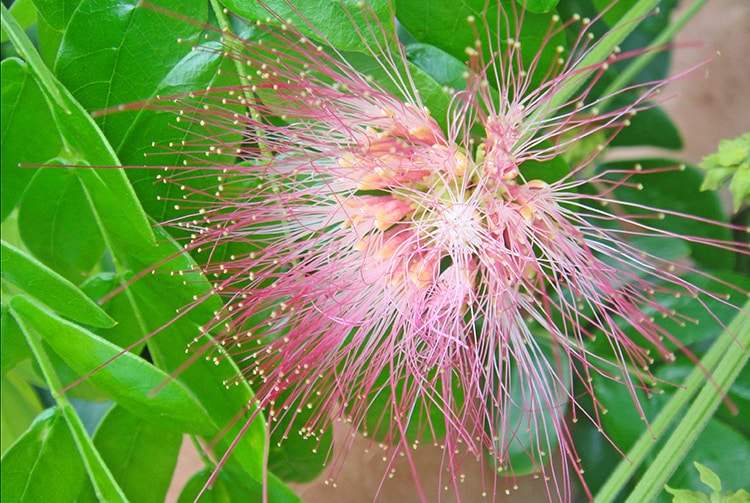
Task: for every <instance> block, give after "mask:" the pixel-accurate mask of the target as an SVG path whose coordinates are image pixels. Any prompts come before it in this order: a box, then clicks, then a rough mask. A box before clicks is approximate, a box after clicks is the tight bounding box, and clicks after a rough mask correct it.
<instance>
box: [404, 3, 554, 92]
mask: <svg viewBox="0 0 750 503" xmlns="http://www.w3.org/2000/svg"><path fill="white" fill-rule="evenodd" d="M513 1H514V0H501V1H498V2H489V3H487V2H486V1H485V0H464V1H462V2H458V3H457V2H455V1H452V0H436V1H431V2H429V4H426V3H425V2H423V1H422V0H396V1H395V2H394V4H395V7H396V15H397V17H398V20H399V22H400V23H402V24H403V25H404V27H405V28H406V29H407V30H408V31H409V33H411V35H413V36H414V37H415V38H416V39H417V40H418V41H419V42H422V43H426V44H431V45H433V46H435V47H437V48H439V49H441V50H443V51H445V52H447V53H448V54H450V55H452V56H453V57H455V58H457V59H458V60H459V61H466V60H467V56H466V48H467V47H472V48H473V47H474V42H475V39H476V37H477V34H478V35H479V37H480V40H481V42H482V45H481V50H482V53H483V54H484V55H485V57H486V58H487V59H489V57H490V54H492V53H493V50H500V51H501V52H502V51H503V49H504V47H498V45H499V44H503V46H504V44H505V41H506V40H507V39H508V38H509V37H510V38H516V28H515V25H516V19H515V18H514V16H515V15H516V13H518V11H519V10H520V9H519V8H518V7H516V6H513V5H512V2H513ZM540 1H541V2H545V1H546V0H540ZM550 1H551V0H550ZM485 7H487V8H486V9H485ZM485 11H486V13H485ZM470 17H473V18H474V20H475V22H476V23H477V26H476V27H473V26H472V24H471V23H470V22H469V21H468V19H469V18H470ZM485 20H486V25H485V24H484V22H485ZM506 21H510V27H508V25H507V24H506ZM552 22H553V21H552V14H551V13H549V14H534V13H532V12H524V13H523V26H522V29H521V33H520V36H519V37H518V38H519V40H520V42H521V46H522V47H523V61H524V67H525V68H526V69H527V70H528V69H530V68H531V65H532V61H533V60H534V58H535V57H536V56H537V54H538V53H539V51H540V50H541V51H543V56H542V57H541V58H540V60H539V62H538V65H537V67H536V68H537V70H538V71H537V72H536V73H535V77H534V80H535V81H539V80H541V78H542V75H544V74H546V73H547V70H548V69H549V68H550V65H551V64H552V62H553V61H554V60H555V59H557V58H558V57H559V54H558V53H556V52H555V49H556V47H557V46H565V37H564V36H563V35H562V33H558V34H557V35H556V36H555V37H553V38H552V39H550V40H547V33H548V29H549V28H550V26H551V24H552ZM487 33H489V34H490V35H489V36H490V38H489V39H488V38H487ZM490 46H492V48H493V49H492V50H491V49H490ZM490 80H492V79H490Z"/></svg>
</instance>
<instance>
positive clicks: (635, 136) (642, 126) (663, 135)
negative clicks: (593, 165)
mask: <svg viewBox="0 0 750 503" xmlns="http://www.w3.org/2000/svg"><path fill="white" fill-rule="evenodd" d="M619 101H620V100H616V101H615V104H614V106H616V104H617V102H619ZM631 102H632V100H631ZM609 146H610V147H640V146H650V147H659V148H666V149H671V150H679V149H681V148H682V137H681V136H680V131H679V130H678V129H677V126H675V124H674V122H672V120H671V119H670V118H669V116H668V115H667V114H666V113H665V112H664V110H663V109H662V108H661V107H656V106H655V107H653V108H649V109H646V110H642V111H640V112H638V113H637V114H635V115H634V116H633V117H631V118H630V125H629V126H628V127H626V128H624V129H623V130H622V131H620V132H619V133H617V135H616V136H615V137H614V139H613V140H612V142H611V143H610V144H609Z"/></svg>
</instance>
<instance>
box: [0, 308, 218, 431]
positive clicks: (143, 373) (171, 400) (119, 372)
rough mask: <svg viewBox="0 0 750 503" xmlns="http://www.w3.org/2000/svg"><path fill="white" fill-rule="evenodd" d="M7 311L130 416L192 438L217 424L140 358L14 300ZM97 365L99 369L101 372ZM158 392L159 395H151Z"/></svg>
mask: <svg viewBox="0 0 750 503" xmlns="http://www.w3.org/2000/svg"><path fill="white" fill-rule="evenodd" d="M11 309H12V311H13V313H14V316H16V318H17V319H19V323H20V324H21V328H22V329H24V331H27V330H29V329H33V330H35V331H36V332H37V333H38V334H39V336H41V337H42V338H43V340H44V341H45V342H46V343H47V344H49V345H50V347H52V349H53V350H54V351H55V352H56V353H57V354H58V355H59V356H60V357H61V358H62V359H63V360H64V361H65V363H67V364H68V365H70V367H71V368H72V369H73V370H75V371H76V372H77V373H78V374H79V375H80V376H88V379H89V380H90V381H91V382H92V383H93V384H94V385H95V386H96V387H98V388H99V389H101V390H102V391H103V392H105V393H106V394H107V395H108V396H109V397H111V398H112V399H113V400H115V401H116V402H117V403H119V404H120V405H122V406H123V407H125V408H127V409H128V410H129V411H130V412H132V413H133V414H135V415H137V416H139V417H142V418H144V419H148V420H150V421H153V422H154V423H156V424H159V425H163V426H164V427H167V428H172V429H175V430H177V431H185V432H191V433H196V434H211V433H214V432H215V431H216V426H215V425H214V424H213V423H212V421H211V419H210V418H209V417H208V415H207V413H206V411H205V409H204V408H203V407H202V406H201V405H200V404H199V403H198V402H197V401H196V400H195V398H193V397H192V396H191V394H190V393H189V391H187V390H186V389H185V388H184V386H183V385H182V384H181V383H179V382H178V381H176V380H174V379H172V378H170V377H169V375H167V374H165V373H164V372H162V371H160V370H159V369H157V368H155V367H154V366H152V365H150V364H149V363H148V362H146V361H145V360H143V359H142V358H139V357H138V356H135V355H133V354H132V353H128V352H127V351H124V350H122V349H120V348H119V347H117V346H115V345H114V344H111V343H109V342H107V341H106V340H104V339H102V338H100V337H98V336H96V335H94V334H92V333H91V332H88V331H87V330H85V329H83V328H81V327H78V326H76V325H73V324H71V323H69V322H66V321H65V320H63V319H61V318H58V317H57V316H55V315H53V314H51V313H49V312H47V311H45V310H44V309H42V308H40V307H39V306H37V305H35V304H34V303H33V302H32V301H29V300H27V299H26V298H24V297H20V296H16V297H14V298H13V299H11ZM100 367H101V368H100ZM157 388H160V389H159V391H158V392H155V390H156V389H157Z"/></svg>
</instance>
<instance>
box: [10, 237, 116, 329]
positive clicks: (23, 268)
mask: <svg viewBox="0 0 750 503" xmlns="http://www.w3.org/2000/svg"><path fill="white" fill-rule="evenodd" d="M1 260H2V278H3V279H4V280H6V281H9V282H10V283H12V284H14V285H16V286H17V287H18V288H20V289H22V290H23V291H25V292H26V293H28V294H29V295H31V296H33V297H35V298H37V299H39V300H40V301H42V302H44V303H45V304H46V305H48V306H49V307H50V308H52V309H54V310H55V311H57V312H58V313H60V314H61V315H63V316H66V317H68V318H70V319H72V320H75V321H78V322H81V323H85V324H87V325H92V326H95V327H111V326H112V325H114V323H115V322H114V320H113V319H112V318H110V317H109V316H108V315H107V313H105V312H104V311H103V310H102V309H101V308H100V307H99V306H98V305H96V303H94V302H93V301H92V300H91V299H89V298H88V297H87V296H86V295H84V294H83V292H81V291H80V290H79V289H78V288H77V287H76V286H75V285H73V284H72V283H71V282H69V281H68V280H67V279H65V278H63V277H62V276H60V275H59V274H57V273H56V272H55V271H53V270H52V269H49V268H48V267H47V266H45V265H44V264H42V263H41V262H39V261H38V260H36V259H35V258H33V257H30V256H29V255H27V254H25V253H24V252H23V251H21V250H19V249H18V248H15V247H13V246H11V245H9V244H8V243H6V242H4V241H3V242H2V259H1Z"/></svg>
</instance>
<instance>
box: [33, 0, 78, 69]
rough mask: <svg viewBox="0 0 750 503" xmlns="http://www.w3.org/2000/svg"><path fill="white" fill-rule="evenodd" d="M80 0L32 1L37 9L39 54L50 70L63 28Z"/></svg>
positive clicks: (63, 31)
mask: <svg viewBox="0 0 750 503" xmlns="http://www.w3.org/2000/svg"><path fill="white" fill-rule="evenodd" d="M81 1H82V0H65V1H64V2H60V1H59V0H34V4H35V5H36V9H37V38H38V41H39V52H40V53H41V55H42V58H43V59H44V61H45V63H47V65H48V66H49V67H50V68H52V67H53V66H54V62H55V57H56V56H57V51H58V48H59V47H60V42H61V41H62V37H63V33H65V27H66V26H67V25H68V22H69V21H70V18H71V16H72V15H73V13H74V12H75V11H76V9H77V8H78V5H79V4H80V3H81Z"/></svg>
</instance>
